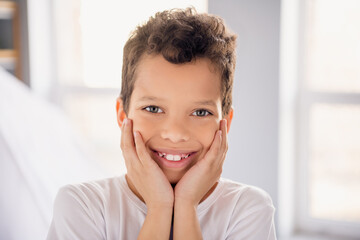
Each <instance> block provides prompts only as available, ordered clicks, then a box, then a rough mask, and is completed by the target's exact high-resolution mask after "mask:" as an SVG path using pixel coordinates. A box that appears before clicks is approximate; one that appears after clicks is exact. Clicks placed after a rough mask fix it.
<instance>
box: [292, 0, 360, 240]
mask: <svg viewBox="0 0 360 240" xmlns="http://www.w3.org/2000/svg"><path fill="white" fill-rule="evenodd" d="M297 1H298V3H297V4H298V7H299V23H300V24H299V25H298V36H299V39H298V41H299V45H298V46H299V48H298V49H299V52H298V73H299V75H298V96H299V97H298V107H297V117H298V118H297V119H298V120H297V123H295V125H296V126H297V130H296V140H295V142H297V147H296V152H297V153H298V154H297V159H296V164H295V169H296V170H295V175H296V180H295V181H296V189H297V190H298V191H296V192H295V199H296V201H295V205H294V206H295V216H296V217H295V230H297V231H299V232H305V233H324V234H327V235H331V236H342V239H346V238H348V239H352V238H357V237H359V236H360V223H355V222H345V221H335V220H326V219H315V218H312V217H311V216H309V195H308V192H309V189H308V184H309V172H308V171H309V163H310V155H309V153H310V146H309V144H308V142H309V137H310V129H309V127H310V126H309V121H310V117H311V116H310V110H311V107H312V106H313V105H314V104H319V103H320V104H330V105H331V104H334V105H335V104H351V105H359V106H360V93H344V92H321V91H312V90H309V89H307V88H306V86H305V83H306V77H305V75H306V74H305V73H306V71H307V69H306V65H305V64H304V63H305V61H306V60H307V55H306V51H305V49H306V47H307V46H306V44H307V43H306V34H307V26H308V25H309V24H308V22H307V19H309V18H308V16H307V14H308V12H307V5H306V4H309V2H310V1H312V0H306V1H300V0H297Z"/></svg>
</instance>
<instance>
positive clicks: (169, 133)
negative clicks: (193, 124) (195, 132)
mask: <svg viewBox="0 0 360 240" xmlns="http://www.w3.org/2000/svg"><path fill="white" fill-rule="evenodd" d="M161 124H162V127H161V133H160V134H161V137H162V138H163V139H165V140H169V141H171V142H173V143H178V142H186V141H188V140H189V139H190V131H189V129H188V127H187V126H186V122H185V121H184V120H183V119H178V118H176V117H173V118H171V119H170V118H169V119H167V120H165V121H164V122H162V123H161Z"/></svg>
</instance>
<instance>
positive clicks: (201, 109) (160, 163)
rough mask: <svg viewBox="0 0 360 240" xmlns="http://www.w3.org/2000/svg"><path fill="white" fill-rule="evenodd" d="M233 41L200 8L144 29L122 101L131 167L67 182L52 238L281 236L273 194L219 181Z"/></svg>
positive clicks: (136, 36)
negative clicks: (111, 175) (113, 174)
mask: <svg viewBox="0 0 360 240" xmlns="http://www.w3.org/2000/svg"><path fill="white" fill-rule="evenodd" d="M235 40H236V37H235V36H234V35H233V34H231V33H229V32H228V30H227V29H226V27H225V26H224V24H223V21H222V20H221V19H220V18H218V17H215V16H211V15H207V14H197V13H195V12H194V10H192V9H187V10H184V11H182V10H172V11H164V12H161V13H157V14H156V15H155V17H152V18H150V20H149V21H148V22H147V23H146V24H145V25H143V26H139V27H138V28H137V29H136V31H135V32H134V33H133V34H132V36H131V37H130V39H129V40H128V42H127V43H126V45H125V47H124V61H123V73H122V89H121V96H120V98H119V99H118V100H117V106H116V108H117V120H118V124H119V126H120V127H121V131H122V134H121V149H122V152H123V155H124V159H125V163H126V167H127V174H126V175H124V176H120V177H116V178H110V179H105V180H100V181H95V182H89V183H83V184H79V185H68V186H65V187H63V188H62V189H60V191H59V193H58V195H57V198H56V200H55V207H54V217H53V221H52V224H51V227H50V230H49V234H48V239H169V238H170V239H214V240H215V239H216V240H219V239H256V240H266V239H269V240H273V239H276V237H275V230H274V224H273V214H274V207H273V205H272V202H271V199H270V197H269V196H268V195H267V194H266V193H265V192H264V191H262V190H260V189H258V188H255V187H251V186H247V185H244V184H240V183H235V182H232V181H230V180H226V179H223V178H220V175H221V171H222V165H223V162H224V160H225V156H226V151H227V133H228V131H229V128H230V124H231V120H232V116H233V109H232V108H231V94H232V83H233V73H234V68H235Z"/></svg>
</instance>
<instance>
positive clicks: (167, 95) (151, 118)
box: [118, 55, 232, 184]
mask: <svg viewBox="0 0 360 240" xmlns="http://www.w3.org/2000/svg"><path fill="white" fill-rule="evenodd" d="M118 101H119V102H120V103H119V106H120V108H119V109H118V121H119V124H120V125H121V124H122V120H123V118H124V117H125V114H124V112H123V109H122V107H121V106H122V104H121V100H118ZM127 117H128V118H130V119H132V120H133V130H134V131H136V130H137V131H139V132H140V133H141V135H142V137H143V140H144V143H145V146H146V149H147V151H148V153H149V154H150V156H151V157H152V159H153V160H154V161H156V163H157V164H158V165H159V167H160V168H161V169H162V171H163V172H164V174H165V175H166V177H167V178H168V180H169V182H170V183H172V184H175V183H177V182H178V181H179V180H180V179H181V177H182V176H183V175H184V174H185V173H186V171H187V170H189V169H190V168H191V167H192V166H193V165H194V164H195V163H196V162H197V161H198V160H199V159H201V158H203V157H204V155H205V154H206V153H207V151H208V150H209V148H210V146H211V144H212V141H213V139H214V136H215V132H216V130H218V129H219V123H220V120H221V119H222V111H221V91H220V74H219V73H218V72H216V71H215V70H214V68H213V66H212V65H211V62H210V60H208V59H197V60H196V61H193V62H191V63H185V64H172V63H170V62H168V61H166V60H165V59H164V58H163V57H162V56H161V55H156V56H145V57H144V58H142V60H141V61H140V62H139V65H138V67H137V73H136V80H135V85H134V90H133V93H132V96H131V99H130V105H129V111H128V115H127ZM225 118H226V119H227V120H228V129H229V126H230V123H231V118H232V110H231V114H229V115H228V116H226V117H225ZM164 153H165V155H163V154H164ZM179 158H181V160H179ZM171 159H173V160H171Z"/></svg>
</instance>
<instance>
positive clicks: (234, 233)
mask: <svg viewBox="0 0 360 240" xmlns="http://www.w3.org/2000/svg"><path fill="white" fill-rule="evenodd" d="M238 202H239V204H238V205H237V206H236V208H235V210H234V212H233V216H232V218H231V219H232V224H231V226H230V229H229V233H228V235H227V238H226V240H238V239H242V240H276V233H275V225H274V213H275V208H274V206H273V204H272V200H271V198H270V196H269V195H268V194H267V193H266V192H264V191H262V190H260V189H256V188H253V189H249V190H248V191H247V192H246V193H245V194H243V195H242V196H240V197H239V201H238Z"/></svg>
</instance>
